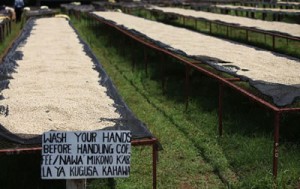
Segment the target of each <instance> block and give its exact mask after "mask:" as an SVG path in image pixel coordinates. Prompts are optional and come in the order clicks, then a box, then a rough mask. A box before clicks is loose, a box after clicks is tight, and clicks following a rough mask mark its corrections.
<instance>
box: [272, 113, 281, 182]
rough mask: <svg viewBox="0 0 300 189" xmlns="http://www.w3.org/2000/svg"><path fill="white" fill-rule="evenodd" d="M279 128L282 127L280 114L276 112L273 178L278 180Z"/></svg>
mask: <svg viewBox="0 0 300 189" xmlns="http://www.w3.org/2000/svg"><path fill="white" fill-rule="evenodd" d="M279 127H280V112H279V111H276V112H275V117H274V147H273V176H274V178H275V179H276V178H277V171H278V156H279Z"/></svg>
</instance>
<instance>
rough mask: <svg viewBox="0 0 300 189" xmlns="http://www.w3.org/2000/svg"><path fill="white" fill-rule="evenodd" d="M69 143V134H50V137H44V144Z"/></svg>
mask: <svg viewBox="0 0 300 189" xmlns="http://www.w3.org/2000/svg"><path fill="white" fill-rule="evenodd" d="M66 141H67V133H49V137H45V135H43V142H44V143H64V142H66Z"/></svg>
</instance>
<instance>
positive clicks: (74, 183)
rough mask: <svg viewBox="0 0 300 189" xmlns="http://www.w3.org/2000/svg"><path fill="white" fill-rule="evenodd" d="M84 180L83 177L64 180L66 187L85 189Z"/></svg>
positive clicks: (68, 188)
mask: <svg viewBox="0 0 300 189" xmlns="http://www.w3.org/2000/svg"><path fill="white" fill-rule="evenodd" d="M85 188H86V180H85V179H77V180H75V179H73V180H71V179H69V180H67V181H66V189H85Z"/></svg>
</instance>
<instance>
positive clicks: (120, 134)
mask: <svg viewBox="0 0 300 189" xmlns="http://www.w3.org/2000/svg"><path fill="white" fill-rule="evenodd" d="M130 154H131V133H130V131H86V132H85V131H80V132H59V131H50V132H46V133H44V134H43V138H42V165H41V177H42V179H86V178H115V177H128V176H129V173H130Z"/></svg>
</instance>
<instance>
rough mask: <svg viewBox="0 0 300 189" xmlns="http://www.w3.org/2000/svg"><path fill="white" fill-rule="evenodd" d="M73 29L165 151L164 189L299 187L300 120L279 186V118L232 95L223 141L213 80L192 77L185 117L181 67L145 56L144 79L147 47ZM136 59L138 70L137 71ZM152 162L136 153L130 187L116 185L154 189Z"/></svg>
mask: <svg viewBox="0 0 300 189" xmlns="http://www.w3.org/2000/svg"><path fill="white" fill-rule="evenodd" d="M73 21H74V24H75V26H76V28H77V29H78V30H79V31H80V35H81V36H82V37H83V38H84V39H85V40H86V41H88V42H89V44H90V46H91V47H92V49H93V51H94V53H95V54H96V55H97V56H98V58H99V59H100V60H101V62H102V64H103V66H104V67H105V69H106V70H107V72H108V73H109V75H110V76H111V78H112V79H113V81H114V83H115V85H116V86H117V88H118V90H119V91H120V94H121V96H122V97H123V98H124V99H125V101H126V103H127V104H128V105H129V107H130V108H131V109H132V110H133V111H134V112H135V114H136V115H137V116H138V117H139V118H140V119H141V120H142V121H144V122H145V123H146V124H147V125H148V127H149V129H150V130H151V132H152V133H154V134H155V135H156V136H157V137H158V138H159V139H160V142H161V144H162V145H163V147H164V150H163V151H161V152H160V158H159V159H160V161H159V165H158V188H205V187H206V188H226V187H227V188H276V186H278V188H296V187H298V185H299V182H300V180H299V175H300V170H299V169H298V168H299V167H300V162H299V161H298V159H299V157H300V151H299V139H297V137H295V136H299V128H297V125H298V123H299V121H300V120H299V114H297V115H285V116H284V119H283V121H282V125H284V126H283V127H282V129H281V131H282V132H281V134H282V135H281V143H280V164H279V176H278V179H277V181H276V182H274V180H273V177H272V143H273V142H272V141H273V139H272V131H273V129H272V126H273V114H271V113H270V112H268V111H266V110H264V109H260V108H259V107H257V105H256V104H253V103H251V102H250V101H248V100H247V99H245V98H244V97H241V96H240V95H238V94H236V93H234V92H233V91H231V90H229V89H227V90H226V92H225V94H226V97H225V110H224V112H226V113H225V115H224V116H225V117H224V121H225V123H224V127H225V128H224V129H225V134H224V136H223V137H218V132H217V127H216V126H217V104H218V101H217V96H218V84H217V83H216V82H215V81H214V80H211V79H209V78H206V77H205V76H203V75H201V74H199V73H197V72H193V73H192V76H191V78H192V81H191V82H192V86H193V87H192V89H193V90H192V91H191V98H190V101H189V108H188V110H187V111H185V101H184V92H183V87H184V80H183V78H184V75H183V71H184V69H183V68H184V67H183V66H182V65H181V64H179V63H178V62H176V61H174V60H172V59H169V58H167V57H165V58H164V62H161V61H160V60H161V57H160V56H161V55H159V54H158V53H156V52H153V51H151V50H150V49H147V54H148V61H149V64H148V65H149V68H148V69H149V70H148V74H147V75H146V74H145V71H144V65H143V61H144V60H143V56H142V53H143V51H142V50H141V51H139V49H143V47H142V46H140V45H139V44H136V43H134V42H133V41H131V40H130V39H127V38H126V37H124V36H122V35H121V34H120V33H117V32H116V31H114V30H112V29H109V28H107V27H105V26H103V25H100V24H94V25H89V24H88V22H87V21H85V20H84V19H83V20H82V22H78V21H77V20H73ZM128 44H131V46H128ZM133 49H135V50H134V51H133ZM132 53H133V54H134V55H135V57H137V58H136V62H139V63H138V64H137V65H135V67H132V59H133V57H132V56H131V54H132ZM162 64H163V66H162ZM161 67H164V68H165V69H164V70H165V71H164V72H162V70H161ZM166 70H167V71H166ZM166 72H167V73H166ZM162 73H164V74H165V77H164V79H163V80H164V81H165V85H164V89H163V90H162V87H161V85H162V84H161V79H162V75H163V74H162ZM149 154H150V151H147V149H144V148H142V149H134V151H133V157H132V158H133V161H132V166H133V172H132V175H131V177H130V178H129V179H116V180H115V187H116V188H150V183H151V178H150V173H149V172H148V171H149V170H150V169H149V166H150V164H148V165H145V163H146V162H147V161H145V159H144V158H147V155H149ZM148 161H150V159H148ZM147 170H148V171H147Z"/></svg>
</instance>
